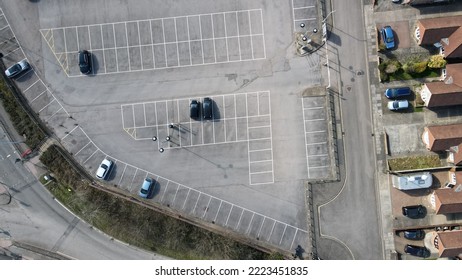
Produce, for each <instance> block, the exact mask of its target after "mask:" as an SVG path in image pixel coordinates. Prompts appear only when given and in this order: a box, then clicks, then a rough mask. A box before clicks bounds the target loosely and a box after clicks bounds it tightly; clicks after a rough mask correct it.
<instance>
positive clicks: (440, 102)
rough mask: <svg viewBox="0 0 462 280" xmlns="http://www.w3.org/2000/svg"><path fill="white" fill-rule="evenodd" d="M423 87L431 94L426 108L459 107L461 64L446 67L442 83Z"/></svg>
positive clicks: (461, 79) (461, 76)
mask: <svg viewBox="0 0 462 280" xmlns="http://www.w3.org/2000/svg"><path fill="white" fill-rule="evenodd" d="M461 30H462V29H461ZM425 85H426V86H427V88H428V90H429V91H430V92H431V96H430V99H429V100H428V104H427V107H441V106H452V105H461V104H462V63H454V64H447V65H446V79H445V81H444V82H432V83H426V84H425Z"/></svg>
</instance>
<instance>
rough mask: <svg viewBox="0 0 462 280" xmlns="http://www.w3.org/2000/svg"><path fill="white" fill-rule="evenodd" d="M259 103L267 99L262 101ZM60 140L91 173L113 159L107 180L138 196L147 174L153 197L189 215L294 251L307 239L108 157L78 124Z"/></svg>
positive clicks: (281, 225)
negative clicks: (151, 185)
mask: <svg viewBox="0 0 462 280" xmlns="http://www.w3.org/2000/svg"><path fill="white" fill-rule="evenodd" d="M263 96H264V95H263ZM214 98H215V97H214ZM262 104H269V103H265V102H262ZM259 110H260V111H257V112H259V113H269V111H266V109H265V108H264V107H262V108H260V109H259ZM257 112H254V114H255V115H256V114H257ZM248 141H249V146H250V145H254V144H255V145H256V146H255V147H258V148H259V149H255V150H266V149H263V148H262V147H265V145H267V144H263V143H264V142H261V143H259V144H256V143H254V144H250V143H252V141H251V140H248ZM255 141H257V140H255ZM257 142H258V141H257ZM62 143H63V145H64V146H65V147H66V149H68V150H69V151H70V152H71V153H73V155H74V158H75V159H76V160H77V161H78V162H79V163H80V164H81V165H82V166H84V167H85V168H86V169H87V170H88V171H89V172H90V174H94V173H95V172H96V169H97V168H98V166H99V164H100V163H101V161H102V160H103V159H109V160H111V161H113V162H114V165H113V167H112V168H111V170H110V172H109V174H108V177H107V180H108V182H109V183H111V184H113V185H114V186H116V187H119V188H121V189H123V190H125V191H128V192H129V193H131V194H133V195H134V196H137V194H138V191H139V188H140V186H141V183H142V182H143V180H144V179H145V178H147V177H149V178H152V179H154V180H155V187H154V191H153V195H152V201H154V202H156V203H159V204H162V205H164V206H167V207H170V208H172V209H175V210H178V211H180V212H182V213H184V214H185V215H191V216H194V217H196V218H200V219H202V220H204V221H207V222H210V223H212V224H216V225H220V226H222V227H224V228H227V229H230V230H233V231H236V232H238V233H240V234H243V235H246V236H248V237H251V238H255V239H257V240H260V241H265V242H268V243H270V244H272V245H273V246H276V247H279V248H281V249H283V250H287V251H293V250H294V249H295V247H296V246H297V245H298V244H306V243H307V242H308V238H309V236H308V232H307V231H306V230H304V229H301V228H298V227H294V226H292V225H290V224H287V223H285V222H282V221H279V220H276V219H273V218H271V217H269V216H267V215H263V214H260V213H258V212H255V211H252V210H250V209H247V208H244V207H241V206H239V205H236V204H234V203H231V202H228V201H226V200H223V199H220V198H218V197H215V196H212V195H209V194H206V193H204V192H201V191H198V190H196V189H193V188H190V187H188V186H185V185H182V184H179V183H177V182H174V181H172V180H169V179H167V178H164V177H162V176H159V175H157V174H153V173H151V172H148V171H146V170H143V169H140V168H138V167H136V166H133V165H131V164H128V163H126V162H123V161H120V160H118V159H115V158H112V157H110V156H109V155H107V154H105V153H104V152H102V151H101V150H100V149H99V148H98V146H97V145H96V144H95V143H93V141H92V140H91V139H90V138H88V136H87V135H86V133H85V132H84V131H83V130H82V129H81V128H80V127H76V128H74V129H73V130H72V131H71V132H70V133H68V134H67V135H66V136H65V137H63V139H62ZM267 147H269V146H267ZM255 150H253V151H255ZM252 168H254V167H252ZM271 168H272V167H271Z"/></svg>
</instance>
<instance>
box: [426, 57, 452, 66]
mask: <svg viewBox="0 0 462 280" xmlns="http://www.w3.org/2000/svg"><path fill="white" fill-rule="evenodd" d="M446 64H447V61H446V60H445V59H444V57H443V56H442V55H440V54H436V55H432V56H431V57H430V59H429V60H428V67H430V68H443V67H445V66H446Z"/></svg>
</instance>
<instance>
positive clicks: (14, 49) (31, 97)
mask: <svg viewBox="0 0 462 280" xmlns="http://www.w3.org/2000/svg"><path fill="white" fill-rule="evenodd" d="M0 38H2V39H3V41H1V42H0V49H1V50H2V54H3V58H2V59H3V61H4V63H5V66H6V67H7V68H8V67H10V66H11V65H13V64H15V63H17V62H18V61H21V60H23V59H25V57H26V56H25V54H24V52H23V50H22V49H21V47H20V46H19V44H18V42H17V41H16V37H15V36H14V33H13V31H12V30H11V28H10V26H9V24H8V21H7V20H6V18H5V16H4V15H3V12H1V15H0ZM14 80H15V82H16V85H17V87H18V88H19V89H20V90H21V92H22V93H23V95H24V97H25V98H26V99H27V100H28V101H29V105H30V106H31V108H32V109H33V110H34V111H35V112H36V113H37V114H38V115H39V116H40V117H41V118H42V119H43V120H44V121H46V122H48V121H50V120H51V119H52V118H53V117H55V116H56V115H57V114H59V113H60V112H61V113H64V114H65V115H68V113H67V111H66V110H65V109H64V107H63V106H62V105H61V103H60V102H59V101H58V100H57V99H56V98H55V96H54V95H53V93H52V92H51V91H50V90H49V89H48V87H47V86H46V85H45V83H44V82H43V81H42V80H41V79H40V77H39V76H38V75H37V74H36V73H35V71H34V69H33V65H31V69H29V70H28V71H25V72H24V73H21V74H19V75H18V76H17V77H16V78H15V79H14Z"/></svg>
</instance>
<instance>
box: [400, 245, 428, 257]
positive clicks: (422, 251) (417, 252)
mask: <svg viewBox="0 0 462 280" xmlns="http://www.w3.org/2000/svg"><path fill="white" fill-rule="evenodd" d="M404 252H405V253H406V254H409V255H412V256H416V257H420V258H428V257H429V256H430V251H429V250H428V249H427V248H425V247H420V246H414V245H409V244H408V245H406V246H405V247H404Z"/></svg>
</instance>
